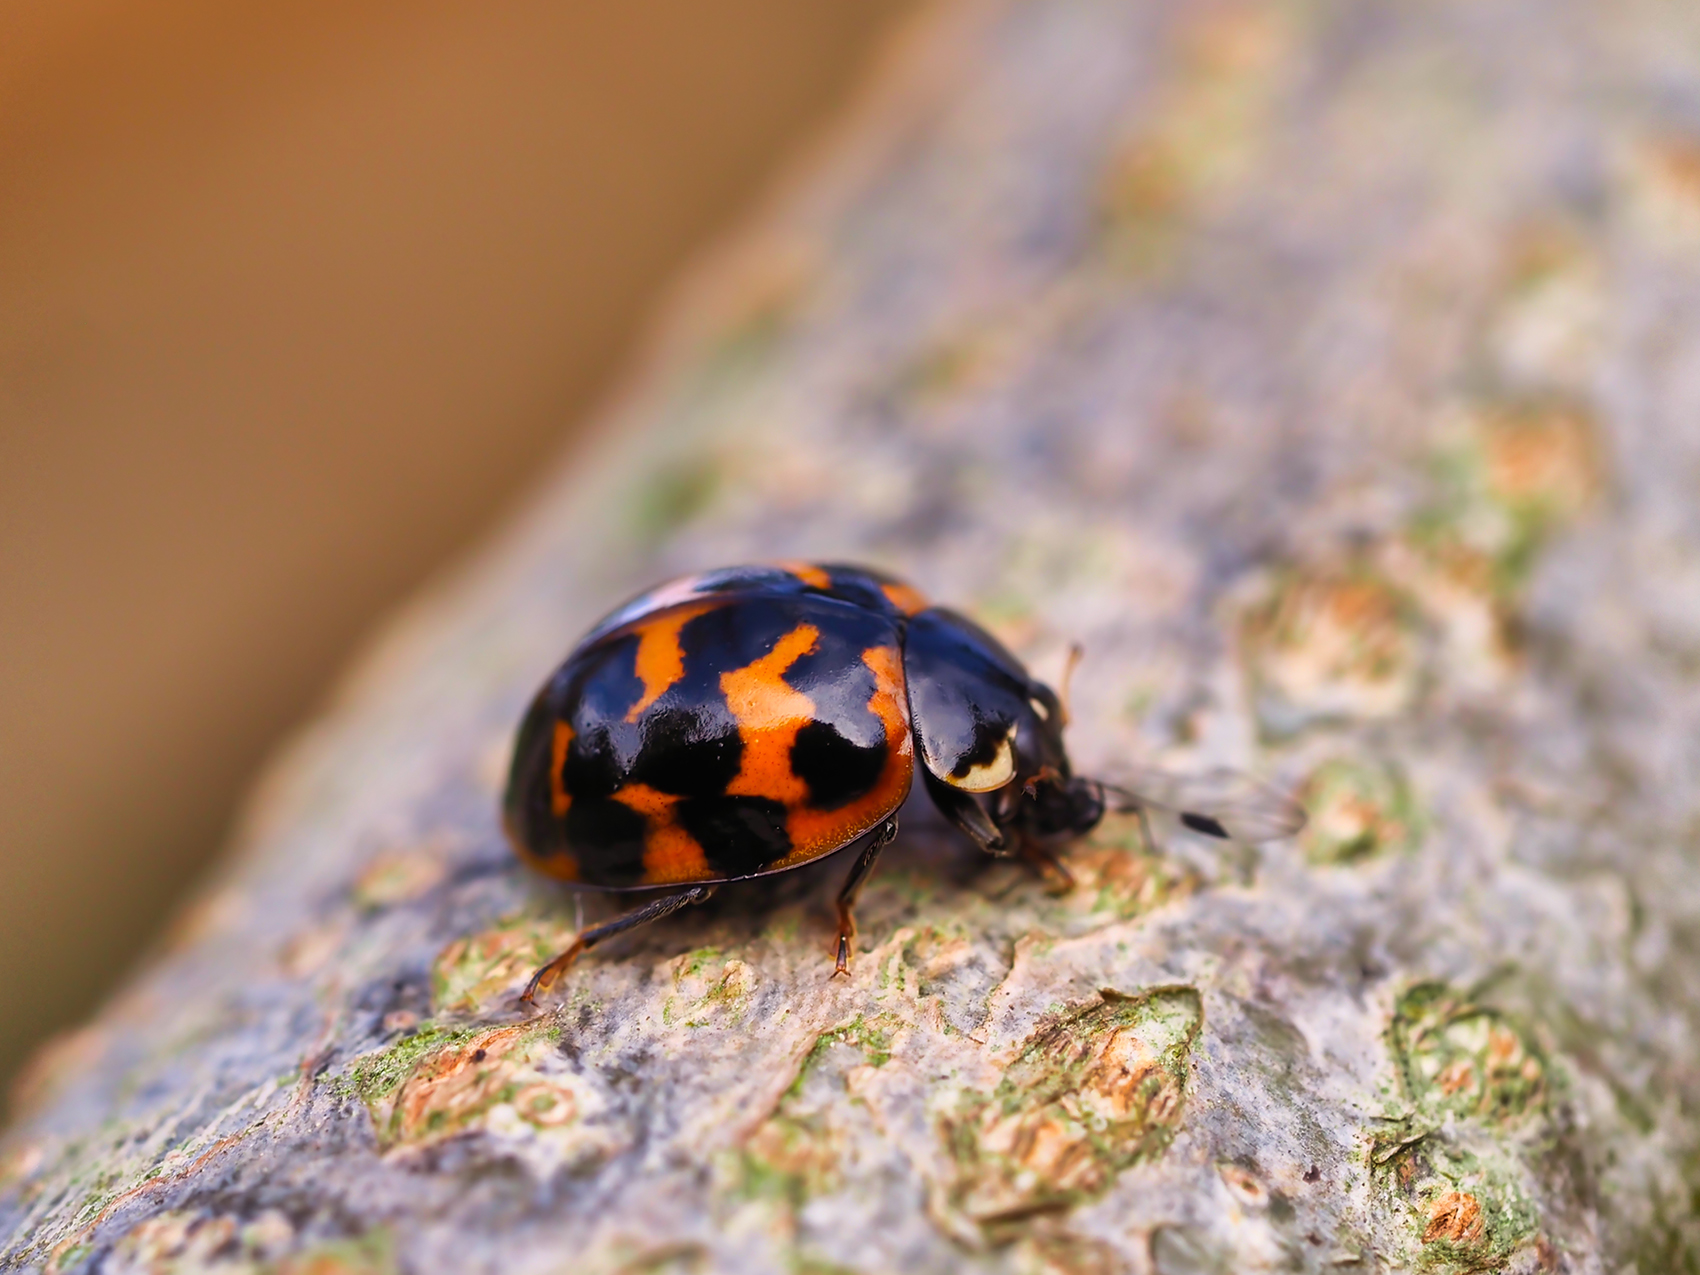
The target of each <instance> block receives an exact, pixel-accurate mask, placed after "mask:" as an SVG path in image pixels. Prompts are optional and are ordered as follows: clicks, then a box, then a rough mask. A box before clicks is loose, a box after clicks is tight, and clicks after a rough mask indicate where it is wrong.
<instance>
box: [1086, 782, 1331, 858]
mask: <svg viewBox="0 0 1700 1275" xmlns="http://www.w3.org/2000/svg"><path fill="white" fill-rule="evenodd" d="M1103 788H1104V798H1105V800H1106V802H1108V804H1109V805H1110V808H1111V809H1114V810H1119V811H1121V812H1123V813H1133V812H1135V811H1138V810H1154V811H1162V812H1164V813H1166V814H1168V815H1169V816H1170V817H1171V818H1173V819H1174V820H1175V821H1176V822H1178V823H1179V824H1180V825H1181V826H1182V827H1183V828H1186V829H1188V830H1189V831H1192V832H1196V833H1198V834H1200V835H1201V836H1206V837H1215V838H1218V839H1220V840H1224V841H1239V842H1243V843H1245V844H1247V845H1256V844H1258V843H1259V842H1263V841H1275V840H1278V839H1280V838H1281V837H1290V836H1292V835H1293V834H1294V833H1296V832H1298V831H1299V830H1300V829H1301V828H1303V827H1304V826H1305V812H1304V808H1303V807H1302V806H1300V805H1299V804H1298V803H1297V802H1295V801H1292V800H1290V799H1289V798H1287V797H1284V796H1282V795H1281V794H1280V793H1279V792H1277V791H1275V789H1273V788H1271V787H1269V786H1268V785H1267V784H1265V783H1263V782H1261V781H1259V780H1257V779H1253V778H1252V777H1251V776H1250V775H1247V774H1245V773H1244V772H1242V771H1238V770H1230V769H1228V768H1226V767H1219V768H1217V769H1215V770H1208V771H1204V772H1203V773H1201V774H1198V775H1172V774H1168V773H1167V772H1165V771H1160V770H1142V771H1137V772H1135V773H1134V774H1132V775H1131V776H1129V777H1128V778H1127V779H1126V780H1125V782H1117V783H1106V784H1104V785H1103Z"/></svg>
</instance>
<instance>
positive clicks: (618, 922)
mask: <svg viewBox="0 0 1700 1275" xmlns="http://www.w3.org/2000/svg"><path fill="white" fill-rule="evenodd" d="M713 893H714V887H713V886H712V885H693V886H691V887H690V888H689V889H687V890H680V891H679V892H678V893H677V894H667V895H663V896H662V897H661V898H659V899H655V900H654V901H652V902H650V903H646V904H644V905H643V906H642V907H641V908H633V909H632V910H631V911H630V912H627V913H626V914H625V915H624V916H617V917H615V918H614V919H613V920H612V921H604V922H603V923H602V924H601V925H597V926H592V927H591V928H590V929H588V930H586V931H585V932H584V933H582V934H580V935H579V936H578V937H577V938H576V939H574V940H573V942H572V946H571V947H569V948H568V949H567V950H566V951H564V952H562V953H561V954H560V955H559V956H557V957H556V958H555V959H554V960H552V961H550V962H549V963H548V964H547V965H545V966H542V967H541V968H540V969H539V970H538V971H537V972H536V973H535V974H533V975H532V976H531V981H530V982H529V983H527V984H526V985H525V990H524V991H523V992H521V993H520V994H519V998H520V1000H522V1001H524V1002H525V1003H526V1004H527V1005H534V1004H536V1003H537V993H538V992H546V991H548V990H549V989H550V988H551V987H552V986H554V983H555V980H556V979H557V978H559V977H560V976H561V975H562V974H564V973H566V971H567V967H568V966H570V965H571V964H572V963H573V962H574V961H576V960H578V958H579V955H580V954H581V953H583V952H588V951H589V950H590V949H591V948H593V947H595V946H596V945H597V944H598V943H600V942H602V941H603V940H604V939H611V938H613V937H614V936H615V935H616V934H624V933H625V932H626V931H627V930H635V929H636V928H637V927H638V926H640V925H648V924H649V923H650V922H651V921H659V920H660V919H661V918H662V917H664V916H671V915H672V914H673V913H674V912H677V911H678V910H679V909H680V908H685V907H689V906H690V905H691V904H693V903H701V902H702V901H703V900H704V899H706V898H708V896H709V895H711V894H713Z"/></svg>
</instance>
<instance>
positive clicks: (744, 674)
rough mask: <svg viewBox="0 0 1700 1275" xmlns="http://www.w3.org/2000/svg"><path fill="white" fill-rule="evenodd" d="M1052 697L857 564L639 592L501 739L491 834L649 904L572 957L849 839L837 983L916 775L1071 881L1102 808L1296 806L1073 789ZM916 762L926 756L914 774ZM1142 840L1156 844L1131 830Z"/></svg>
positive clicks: (1058, 707)
mask: <svg viewBox="0 0 1700 1275" xmlns="http://www.w3.org/2000/svg"><path fill="white" fill-rule="evenodd" d="M1067 720H1068V714H1067V711H1066V709H1065V707H1064V704H1063V701H1062V699H1061V698H1059V696H1058V695H1057V693H1056V692H1055V691H1053V690H1052V689H1051V688H1050V687H1049V686H1046V685H1045V684H1044V683H1043V682H1040V681H1037V680H1035V679H1034V678H1033V677H1031V676H1030V675H1029V674H1028V672H1027V670H1026V669H1025V668H1024V667H1023V666H1022V664H1021V662H1020V661H1019V660H1017V659H1016V658H1015V656H1013V655H1011V654H1010V653H1009V651H1007V650H1006V649H1005V648H1004V647H1003V645H1002V644H1001V643H1000V642H998V640H997V639H996V638H994V637H993V636H992V635H991V634H990V633H988V632H986V630H984V629H983V628H981V627H980V626H979V625H977V624H975V623H974V622H973V621H972V620H970V619H968V618H967V617H966V616H964V615H961V614H959V613H957V612H955V611H952V610H949V609H947V608H945V607H940V606H933V605H931V604H930V603H929V602H928V601H927V599H926V598H924V597H923V596H922V595H921V594H920V593H918V592H917V591H916V590H915V589H913V588H911V587H910V586H909V585H907V584H904V583H903V582H902V581H900V580H897V579H894V578H893V577H891V576H888V575H885V574H883V573H881V572H879V571H874V570H870V569H869V568H867V567H860V566H850V565H846V564H841V563H821V564H816V563H803V562H785V563H776V564H768V565H756V566H741V567H729V568H725V569H722V570H716V571H708V572H704V573H701V574H698V575H692V576H686V577H684V578H682V579H678V580H674V581H671V582H669V583H667V584H663V585H660V586H658V587H657V588H654V589H651V590H649V591H648V592H646V593H643V594H641V595H639V596H638V597H636V598H634V599H633V600H632V601H630V602H628V603H626V604H625V605H624V606H621V607H619V608H618V609H616V610H615V611H614V612H613V613H612V614H610V615H609V616H608V617H607V618H605V619H604V620H602V621H601V623H599V624H597V625H596V627H595V628H593V629H592V630H591V631H590V632H589V633H588V634H587V635H586V636H585V637H584V639H583V640H582V641H581V642H580V643H579V644H578V646H577V648H576V649H575V650H574V651H573V652H572V654H571V655H569V656H568V657H567V659H566V662H565V663H563V664H562V665H561V666H560V667H559V668H558V669H557V670H556V671H555V673H554V674H553V675H552V676H551V677H550V678H549V680H548V681H547V682H546V683H544V685H543V687H542V689H541V690H539V691H538V693H537V695H536V696H535V698H534V699H533V700H532V701H531V705H530V707H529V708H528V709H527V710H526V713H525V716H524V718H523V719H522V720H521V722H520V725H519V731H518V734H517V736H516V739H515V743H514V752H513V762H512V766H511V769H510V772H509V776H508V783H507V791H506V794H505V797H504V799H503V823H504V825H505V827H506V829H507V833H508V837H509V839H510V840H511V841H512V843H513V846H514V848H515V850H516V851H517V852H518V854H519V855H520V857H521V858H522V859H524V860H525V861H526V862H527V863H529V864H530V865H531V866H532V867H534V868H536V869H537V870H538V871H540V872H543V873H545V874H547V875H548V876H551V877H555V878H557V879H559V880H562V881H567V882H571V883H573V884H575V885H577V886H580V887H584V888H589V889H596V890H663V889H665V890H666V891H667V892H666V893H665V894H660V895H658V897H656V898H655V899H654V900H653V901H651V902H649V903H646V904H644V905H643V906H641V907H638V908H636V909H634V910H633V911H630V912H628V913H626V914H625V915H623V916H619V917H616V918H615V919H614V920H612V921H609V922H607V923H606V924H603V925H599V926H596V927H594V928H593V929H589V930H586V931H584V932H583V933H581V934H580V935H579V936H578V937H577V939H576V940H575V941H574V942H573V944H572V945H571V946H570V947H569V948H568V949H567V950H566V951H565V952H563V953H561V954H560V955H559V956H557V957H556V958H555V959H554V960H552V961H550V962H549V963H548V964H547V965H544V966H543V967H542V968H541V969H539V970H538V971H537V972H536V974H534V975H533V976H532V978H531V981H530V983H529V984H528V985H527V986H526V989H525V991H524V993H523V995H522V999H523V1000H525V1001H527V1002H530V1001H532V1000H533V999H534V998H535V996H536V995H537V993H538V992H539V991H542V990H546V989H547V988H548V987H549V986H550V985H552V984H553V982H554V981H555V979H556V978H557V977H558V976H559V975H560V974H561V973H562V972H563V971H564V970H565V969H566V968H567V967H568V966H569V965H571V964H572V962H573V961H574V959H575V958H577V957H578V955H579V954H580V953H581V952H584V951H587V950H588V949H590V948H592V947H594V946H596V945H597V944H598V943H600V942H602V941H603V940H605V939H607V938H610V937H612V936H613V935H615V934H619V933H621V932H623V931H625V930H629V929H632V928H633V927H634V926H638V925H643V924H645V923H647V922H649V921H653V920H656V919H658V918H660V917H664V916H666V915H668V914H669V913H671V912H675V911H677V910H678V909H679V908H682V907H685V906H688V905H689V904H693V903H700V902H701V901H702V900H704V899H706V898H708V897H709V895H710V894H712V893H713V892H714V889H715V887H716V886H717V885H718V884H720V883H721V882H724V881H737V880H741V879H744V878H746V877H756V876H764V875H767V874H769V873H773V872H783V871H786V870H787V869H789V868H795V867H798V866H800V865H802V864H805V863H810V862H812V861H814V860H816V859H820V858H823V857H824V856H826V855H829V854H833V853H835V852H836V851H839V850H842V849H844V848H845V847H847V846H850V845H852V844H856V843H860V844H861V850H860V851H859V853H858V854H857V855H856V859H855V863H854V865H853V866H852V867H851V869H850V872H849V875H848V877H847V878H846V880H845V882H844V887H843V889H842V890H840V891H839V894H838V942H837V958H836V963H835V966H834V973H835V974H839V973H845V972H847V970H848V966H849V959H850V944H851V940H852V939H853V938H854V936H855V933H856V927H855V920H854V917H853V915H852V909H853V908H854V906H855V903H856V898H857V895H858V894H859V893H860V891H861V888H862V885H863V883H864V882H865V881H866V880H867V878H868V874H869V873H870V872H871V871H872V870H873V867H874V864H875V862H876V860H878V858H879V855H880V851H881V850H883V849H884V848H885V847H886V846H887V845H889V844H890V842H891V840H892V838H893V837H894V836H895V835H896V832H897V811H898V808H899V807H900V806H902V805H903V802H904V800H905V799H906V798H907V797H908V796H909V791H910V786H911V784H912V783H913V779H914V776H915V774H916V773H919V774H920V776H921V782H922V783H923V784H924V785H925V787H926V790H927V795H928V796H929V797H930V798H931V799H932V801H933V804H934V805H935V806H937V807H938V809H939V811H940V812H941V813H942V814H943V815H944V816H945V818H946V819H948V820H949V821H950V822H951V823H952V824H954V825H955V826H956V827H957V828H959V829H960V830H961V831H962V832H963V833H964V834H966V835H967V837H968V838H969V839H970V840H971V841H973V842H974V843H975V844H976V845H978V846H979V847H980V848H981V849H982V850H985V851H986V852H987V853H989V854H993V855H1000V856H1004V855H1019V856H1020V857H1022V858H1023V859H1025V860H1026V861H1027V862H1028V863H1029V864H1030V865H1031V866H1032V867H1034V868H1035V870H1037V871H1039V872H1041V873H1043V874H1046V875H1049V876H1051V877H1052V878H1053V879H1060V880H1061V881H1062V882H1064V883H1067V882H1069V877H1068V875H1067V871H1066V869H1064V868H1063V867H1062V865H1061V864H1060V863H1059V862H1058V860H1057V858H1056V848H1057V847H1058V846H1059V845H1060V844H1062V843H1063V842H1066V841H1068V840H1070V839H1072V838H1075V837H1078V836H1080V835H1081V834H1083V833H1086V832H1088V831H1090V830H1091V829H1092V828H1094V827H1095V826H1096V825H1097V824H1098V822H1099V820H1101V819H1102V818H1103V817H1104V814H1105V812H1106V810H1109V809H1117V810H1120V811H1124V812H1129V813H1137V814H1138V815H1139V816H1140V818H1141V822H1142V826H1145V825H1144V819H1145V813H1146V810H1147V808H1158V809H1172V810H1173V813H1175V814H1176V815H1177V816H1178V817H1179V819H1180V821H1181V822H1182V823H1183V824H1184V825H1186V826H1188V827H1190V828H1192V829H1193V830H1194V831H1196V832H1200V833H1203V834H1205V835H1207V836H1213V837H1223V838H1226V837H1234V838H1236V839H1241V840H1262V839H1265V838H1266V837H1268V836H1271V835H1275V836H1279V835H1285V834H1286V833H1287V832H1291V831H1293V830H1295V829H1296V827H1297V826H1298V824H1299V823H1302V820H1303V816H1302V814H1300V813H1298V812H1297V809H1296V807H1292V806H1291V805H1290V803H1286V802H1283V801H1281V800H1279V799H1276V798H1273V797H1272V795H1268V794H1264V795H1263V798H1262V799H1261V800H1259V799H1254V800H1252V801H1250V802H1247V801H1245V800H1243V799H1242V800H1239V801H1238V802H1237V804H1236V802H1234V801H1230V802H1228V803H1226V804H1224V805H1222V806H1221V807H1220V808H1219V809H1216V810H1214V811H1210V810H1192V809H1178V808H1174V807H1173V806H1167V807H1166V806H1164V805H1163V803H1161V802H1157V801H1153V800H1152V799H1150V798H1148V797H1146V796H1142V795H1140V794H1137V793H1133V792H1129V791H1127V790H1125V789H1120V788H1117V787H1115V786H1113V785H1110V784H1106V783H1104V782H1102V781H1099V780H1094V779H1086V778H1081V777H1078V776H1076V775H1075V774H1074V773H1073V772H1072V770H1071V769H1070V767H1069V761H1068V753H1067V751H1066V750H1065V749H1064V747H1063V727H1064V726H1065V725H1066V724H1067ZM917 761H918V762H919V764H917ZM1147 836H1149V830H1148V827H1147Z"/></svg>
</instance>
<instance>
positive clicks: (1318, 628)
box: [1240, 564, 1420, 735]
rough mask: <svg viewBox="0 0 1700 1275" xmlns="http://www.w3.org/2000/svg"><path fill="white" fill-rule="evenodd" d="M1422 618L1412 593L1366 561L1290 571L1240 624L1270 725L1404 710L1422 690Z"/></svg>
mask: <svg viewBox="0 0 1700 1275" xmlns="http://www.w3.org/2000/svg"><path fill="white" fill-rule="evenodd" d="M1415 621H1416V616H1415V612H1414V609H1413V608H1412V606H1411V602H1410V599H1409V598H1408V597H1407V596H1406V595H1405V594H1404V593H1403V592H1402V591H1401V590H1400V589H1399V588H1397V587H1396V586H1395V585H1394V584H1393V583H1392V582H1390V581H1389V580H1387V579H1386V578H1384V577H1382V576H1381V575H1379V574H1377V573H1376V572H1375V571H1374V570H1373V569H1372V568H1371V567H1370V566H1369V565H1368V564H1356V565H1352V566H1346V567H1341V568H1319V569H1315V570H1303V571H1294V572H1291V573H1289V574H1288V575H1287V576H1286V577H1285V578H1284V579H1282V580H1280V581H1278V582H1277V584H1276V586H1275V588H1274V590H1273V592H1272V594H1271V596H1270V597H1268V598H1267V599H1266V600H1265V601H1264V602H1263V603H1262V604H1261V605H1259V606H1256V607H1253V608H1251V609H1250V610H1249V611H1248V612H1247V613H1246V615H1245V616H1244V618H1243V620H1242V622H1241V625H1240V636H1241V640H1242V643H1243V646H1244V650H1245V653H1246V656H1247V660H1248V664H1249V670H1250V672H1251V674H1252V679H1253V683H1254V685H1255V687H1256V690H1257V708H1258V714H1259V718H1260V720H1261V721H1262V723H1263V725H1264V728H1265V729H1266V730H1268V731H1270V732H1271V733H1273V734H1277V735H1280V734H1287V733H1290V732H1291V731H1293V730H1296V729H1298V728H1299V727H1302V726H1304V725H1307V724H1309V723H1310V722H1312V721H1317V720H1330V719H1339V720H1353V719H1378V718H1387V717H1392V716H1394V715H1396V714H1398V713H1401V712H1403V711H1404V710H1405V709H1406V708H1407V707H1408V706H1409V705H1410V704H1411V703H1412V702H1413V700H1414V699H1415V698H1416V694H1417V690H1418V688H1419V681H1418V676H1419V673H1420V664H1419V656H1420V646H1419V642H1418V635H1417V633H1416V625H1415Z"/></svg>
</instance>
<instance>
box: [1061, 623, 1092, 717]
mask: <svg viewBox="0 0 1700 1275" xmlns="http://www.w3.org/2000/svg"><path fill="white" fill-rule="evenodd" d="M1085 654H1086V648H1085V647H1083V646H1081V645H1080V643H1078V642H1070V643H1069V644H1068V660H1067V662H1066V663H1064V664H1063V674H1062V683H1061V684H1060V685H1059V686H1058V687H1057V703H1058V704H1060V705H1061V706H1062V724H1063V725H1064V726H1067V725H1068V723H1069V720H1070V718H1071V717H1072V716H1073V714H1072V713H1070V712H1069V711H1068V684H1069V682H1070V681H1072V680H1073V678H1074V669H1075V666H1076V665H1077V664H1079V663H1080V658H1081V656H1083V655H1085Z"/></svg>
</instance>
